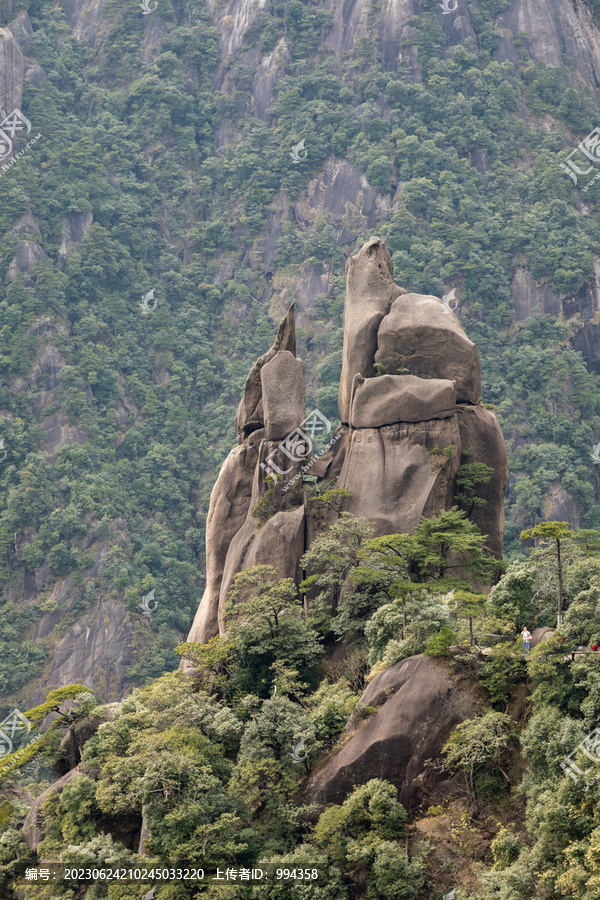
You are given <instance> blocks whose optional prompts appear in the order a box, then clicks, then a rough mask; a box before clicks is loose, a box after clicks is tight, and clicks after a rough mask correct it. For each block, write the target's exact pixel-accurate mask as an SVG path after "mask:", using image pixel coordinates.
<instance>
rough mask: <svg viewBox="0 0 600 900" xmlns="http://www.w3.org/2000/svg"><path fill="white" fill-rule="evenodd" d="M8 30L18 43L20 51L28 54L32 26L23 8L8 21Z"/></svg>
mask: <svg viewBox="0 0 600 900" xmlns="http://www.w3.org/2000/svg"><path fill="white" fill-rule="evenodd" d="M8 30H9V31H10V32H11V34H12V36H13V37H14V38H15V40H16V42H17V43H18V45H19V49H20V50H21V53H22V54H23V55H24V56H30V55H31V49H32V46H33V26H32V24H31V19H30V18H29V16H28V14H27V13H26V12H25V10H21V12H20V13H19V15H18V16H15V18H14V19H13V20H12V22H9V24H8Z"/></svg>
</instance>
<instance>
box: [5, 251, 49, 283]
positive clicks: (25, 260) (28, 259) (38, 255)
mask: <svg viewBox="0 0 600 900" xmlns="http://www.w3.org/2000/svg"><path fill="white" fill-rule="evenodd" d="M42 259H48V254H47V253H46V252H45V251H44V250H42V248H41V247H40V246H39V244H36V243H35V242H34V241H19V243H18V244H17V251H16V253H15V255H14V256H13V258H12V262H11V263H10V265H9V267H8V270H7V272H6V278H5V279H4V284H10V283H11V282H12V281H14V280H15V278H16V277H17V274H18V273H21V275H30V274H31V272H33V267H34V266H35V264H36V263H38V262H40V260H42Z"/></svg>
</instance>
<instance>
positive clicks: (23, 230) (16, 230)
mask: <svg viewBox="0 0 600 900" xmlns="http://www.w3.org/2000/svg"><path fill="white" fill-rule="evenodd" d="M10 230H11V233H12V234H18V235H19V236H20V237H22V238H23V239H25V238H38V237H39V236H40V226H39V225H38V223H37V222H36V220H35V218H34V215H33V213H32V212H31V210H28V211H27V212H26V213H25V215H24V216H21V218H20V219H19V220H18V222H16V223H15V224H14V225H13V227H12V228H11V229H10Z"/></svg>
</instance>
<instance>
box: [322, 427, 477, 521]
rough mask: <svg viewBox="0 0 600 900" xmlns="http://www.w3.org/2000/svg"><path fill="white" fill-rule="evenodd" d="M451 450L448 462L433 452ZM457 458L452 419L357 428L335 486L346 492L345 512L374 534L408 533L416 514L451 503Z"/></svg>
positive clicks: (456, 436) (432, 512)
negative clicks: (364, 521)
mask: <svg viewBox="0 0 600 900" xmlns="http://www.w3.org/2000/svg"><path fill="white" fill-rule="evenodd" d="M450 446H453V447H454V452H453V455H452V456H451V457H450V458H447V457H446V456H444V454H443V453H441V452H435V451H436V449H437V450H439V451H441V450H443V449H444V448H445V447H450ZM459 459H460V434H459V431H458V422H457V418H456V416H452V417H451V418H448V419H433V420H432V421H430V422H419V423H416V424H397V425H385V426H384V427H382V428H360V429H358V430H357V431H354V432H353V433H352V435H351V438H350V446H349V448H348V450H347V453H346V458H345V460H344V465H343V467H342V472H341V475H340V478H339V482H338V484H339V487H342V488H345V489H346V490H348V491H350V493H351V497H350V498H349V499H348V500H346V501H345V502H344V509H345V510H347V511H348V512H351V513H353V514H354V515H355V516H360V518H362V519H367V521H369V522H372V523H373V524H374V526H375V533H376V534H377V535H382V534H397V533H402V532H412V531H413V530H414V529H415V528H416V526H417V525H418V524H419V520H420V518H421V516H434V515H437V513H439V512H441V511H442V510H443V509H449V508H450V506H451V505H452V504H451V500H452V490H453V480H454V476H455V475H456V471H457V469H458V464H459Z"/></svg>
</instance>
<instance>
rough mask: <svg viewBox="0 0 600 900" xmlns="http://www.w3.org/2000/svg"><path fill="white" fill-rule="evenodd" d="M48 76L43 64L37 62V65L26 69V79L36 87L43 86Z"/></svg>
mask: <svg viewBox="0 0 600 900" xmlns="http://www.w3.org/2000/svg"><path fill="white" fill-rule="evenodd" d="M47 77H48V76H47V75H46V72H45V71H44V69H42V67H41V66H38V65H37V63H36V65H34V66H28V67H27V68H26V69H25V80H26V81H28V82H29V83H30V84H32V85H33V86H34V87H36V88H39V87H41V86H42V84H43V83H44V81H45V80H46V78H47Z"/></svg>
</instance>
